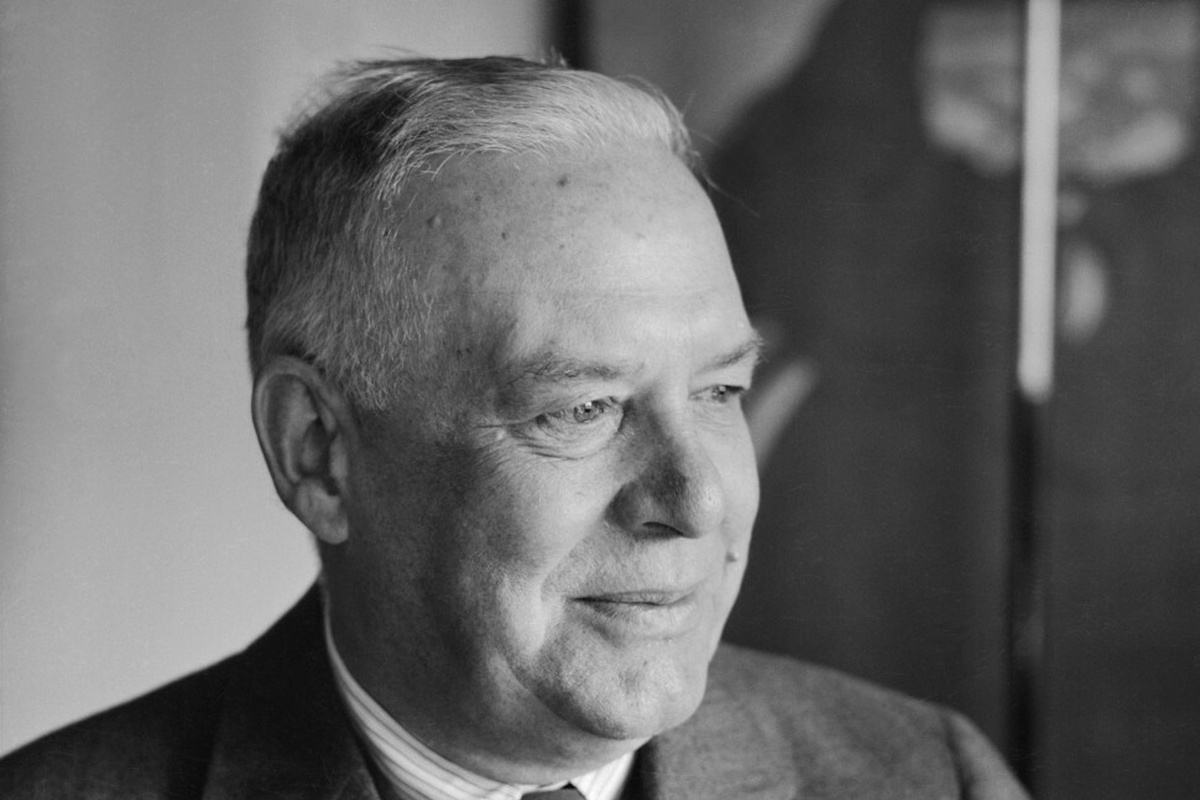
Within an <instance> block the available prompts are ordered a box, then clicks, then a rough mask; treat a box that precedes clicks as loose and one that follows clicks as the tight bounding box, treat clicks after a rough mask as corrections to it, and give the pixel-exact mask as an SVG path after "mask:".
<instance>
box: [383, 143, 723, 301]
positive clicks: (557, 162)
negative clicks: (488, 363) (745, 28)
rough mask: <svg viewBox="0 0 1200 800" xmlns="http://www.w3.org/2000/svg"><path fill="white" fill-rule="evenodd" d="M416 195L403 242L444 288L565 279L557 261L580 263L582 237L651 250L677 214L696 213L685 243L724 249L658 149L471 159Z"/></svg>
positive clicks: (692, 186) (689, 185)
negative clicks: (613, 234) (593, 229)
mask: <svg viewBox="0 0 1200 800" xmlns="http://www.w3.org/2000/svg"><path fill="white" fill-rule="evenodd" d="M415 188H416V195H415V196H414V200H413V203H412V205H411V207H410V208H409V210H408V213H406V214H405V215H403V216H404V219H403V221H402V224H403V225H404V226H405V227H406V228H407V229H408V236H407V237H406V241H407V242H408V245H409V247H410V248H411V249H413V250H415V251H417V252H416V253H414V255H417V258H415V259H414V261H416V262H417V263H419V264H420V265H421V266H423V267H424V270H423V271H424V273H425V274H426V276H427V277H428V278H429V279H430V280H431V281H432V282H433V283H434V284H437V285H441V286H454V287H455V288H466V287H478V286H481V285H483V284H485V283H493V284H494V283H496V282H497V281H500V282H503V281H504V280H512V279H513V278H516V277H518V276H519V275H521V274H522V273H528V274H531V276H532V277H533V279H535V280H555V279H556V277H557V274H558V273H559V272H561V271H562V270H561V269H557V268H556V264H555V263H554V257H555V255H559V256H561V258H562V259H564V260H566V259H569V258H572V257H577V256H578V247H579V244H580V236H579V234H580V233H581V232H586V231H583V230H582V229H583V228H586V227H589V226H611V227H614V228H616V229H619V230H621V231H622V232H623V233H624V235H625V236H627V237H628V239H629V240H630V241H631V242H651V241H653V240H655V239H661V238H662V237H664V236H666V235H668V234H667V233H666V230H665V228H664V225H663V220H664V218H665V217H670V216H671V214H672V213H673V212H678V211H679V209H680V207H686V208H687V209H689V210H691V211H692V212H693V213H692V216H693V217H694V219H693V220H691V224H689V226H688V229H689V230H688V233H689V234H690V235H693V236H694V235H701V236H705V237H706V238H708V239H710V240H711V244H712V246H713V247H718V248H720V249H721V250H722V251H723V250H724V241H723V239H722V238H721V237H720V235H719V226H718V225H717V223H716V218H715V214H713V212H712V209H711V206H710V205H709V203H708V200H707V197H706V196H705V195H704V192H703V189H702V188H701V187H700V185H699V183H698V182H697V181H696V180H695V178H694V177H692V175H691V173H690V172H689V171H688V170H687V168H686V167H685V166H684V165H683V164H682V163H681V162H679V161H678V159H676V158H675V157H674V156H671V155H669V154H666V153H662V152H659V151H656V150H649V149H637V150H614V151H601V152H600V153H598V154H593V155H592V156H591V157H590V158H583V157H579V158H576V159H570V158H566V159H554V160H550V159H548V158H546V157H542V156H539V157H532V156H530V157H513V156H494V155H479V156H472V157H469V158H466V159H458V160H455V161H452V162H450V163H448V164H447V165H446V166H445V167H444V168H443V169H442V170H441V171H440V172H439V173H438V174H437V175H436V176H426V177H423V178H421V179H420V180H419V183H418V185H417V186H416V187H415ZM714 234H715V235H714ZM531 255H532V256H535V257H530V256H531Z"/></svg>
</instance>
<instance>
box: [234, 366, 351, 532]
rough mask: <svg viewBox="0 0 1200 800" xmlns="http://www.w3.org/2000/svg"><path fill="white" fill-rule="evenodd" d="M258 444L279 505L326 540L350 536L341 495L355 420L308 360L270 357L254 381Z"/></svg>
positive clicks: (337, 391)
mask: <svg viewBox="0 0 1200 800" xmlns="http://www.w3.org/2000/svg"><path fill="white" fill-rule="evenodd" d="M252 413H253V416H254V429H255V431H256V432H257V434H258V443H259V446H260V447H261V448H262V452H263V457H264V458H265V459H266V462H267V468H268V469H269V470H270V472H271V478H272V480H273V481H274V483H275V490H276V492H278V493H279V498H280V499H281V500H282V501H283V503H284V505H286V506H287V507H288V509H289V510H290V511H291V512H292V513H293V514H295V515H296V517H298V518H299V519H300V521H301V522H303V523H304V524H305V525H306V526H307V527H308V529H309V530H311V531H312V532H313V534H314V535H315V536H316V537H317V538H318V539H319V540H321V541H322V542H325V543H326V544H340V543H341V542H343V541H345V540H346V538H347V537H348V536H349V526H348V522H347V519H348V516H347V509H346V497H347V486H348V481H347V479H348V474H349V460H350V448H351V445H352V442H353V437H354V435H355V428H354V418H353V415H352V414H351V413H350V410H349V405H348V403H347V402H346V400H345V397H344V396H343V395H342V393H341V392H340V391H339V390H338V389H337V388H336V387H334V386H333V385H332V384H331V383H330V382H329V381H328V379H327V378H326V377H325V375H324V374H323V373H322V372H321V371H320V370H319V369H317V368H316V367H314V366H313V365H312V364H309V363H308V362H306V361H302V360H300V359H298V358H291V357H278V358H274V359H272V360H271V361H270V362H269V363H268V364H266V365H265V366H264V367H263V368H262V369H261V370H260V371H259V373H258V375H257V377H256V378H255V381H254V400H253V408H252Z"/></svg>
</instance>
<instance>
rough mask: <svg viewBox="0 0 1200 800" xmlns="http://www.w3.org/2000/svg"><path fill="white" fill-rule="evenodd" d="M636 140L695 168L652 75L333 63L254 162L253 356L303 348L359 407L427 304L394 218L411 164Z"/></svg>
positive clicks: (464, 64) (386, 400)
mask: <svg viewBox="0 0 1200 800" xmlns="http://www.w3.org/2000/svg"><path fill="white" fill-rule="evenodd" d="M634 143H643V144H644V143H650V144H652V145H653V146H657V147H662V148H663V149H664V150H666V151H668V152H670V153H672V154H674V155H675V156H677V157H678V158H680V159H681V160H682V161H683V162H684V163H685V164H686V165H687V166H688V167H690V168H692V169H695V168H696V158H695V155H694V151H693V149H692V146H691V142H690V139H689V137H688V133H687V129H686V128H685V127H684V124H683V121H682V118H681V115H680V113H679V111H678V110H677V109H676V108H675V107H674V106H673V105H672V104H671V103H670V101H668V100H667V99H666V98H664V97H663V96H662V95H661V94H659V93H658V92H656V91H655V90H653V89H650V88H648V87H643V86H639V85H634V84H632V83H629V82H626V81H621V80H615V79H612V78H608V77H605V76H602V75H598V74H596V73H591V72H583V71H578V70H571V69H569V68H567V67H565V66H563V65H560V64H554V63H538V62H532V61H525V60H522V59H517V58H499V57H492V58H477V59H458V60H436V59H407V60H389V61H361V62H355V63H352V64H348V65H346V66H343V67H342V68H341V69H339V70H337V71H336V72H335V73H333V74H332V75H331V76H330V79H329V82H328V84H327V87H326V90H325V92H324V93H323V95H322V96H321V98H320V99H319V101H318V102H316V103H314V104H313V105H312V106H311V107H310V108H309V109H308V110H306V111H305V112H303V113H302V114H301V115H300V116H299V117H298V118H297V119H296V120H295V121H294V122H293V123H292V124H291V126H289V128H288V129H286V130H285V131H284V133H283V135H282V136H281V137H280V143H279V148H278V150H277V151H276V154H275V156H274V157H273V158H272V160H271V162H270V164H269V165H268V167H267V170H266V173H265V174H264V176H263V182H262V188H261V190H260V192H259V198H258V207H257V209H256V211H255V213H254V218H253V220H252V222H251V225H250V236H249V246H248V252H247V259H246V284H247V295H248V304H249V311H248V314H247V319H246V329H247V335H248V339H249V350H250V366H251V370H252V371H253V372H254V374H255V375H257V374H258V371H259V370H260V369H261V368H262V367H263V365H264V364H265V363H266V362H267V361H268V360H269V359H270V358H272V357H274V356H278V355H291V356H297V357H300V358H305V359H308V360H310V361H311V362H313V363H314V364H316V365H317V366H318V367H320V368H321V369H322V370H323V371H324V372H325V374H326V375H327V376H328V377H329V378H331V379H332V380H333V381H334V382H335V383H336V384H337V385H338V386H339V387H340V388H341V389H342V391H344V392H345V393H346V396H347V398H348V399H349V400H350V402H351V403H352V404H353V405H354V406H355V407H357V408H359V409H360V410H382V409H384V408H386V407H387V406H388V405H389V404H390V403H391V401H392V400H393V398H394V393H395V391H396V390H397V389H398V388H399V386H400V385H402V384H401V383H400V380H399V379H400V378H402V376H403V375H404V373H405V371H406V369H407V368H408V367H410V366H411V363H412V358H413V352H414V351H415V350H416V349H417V348H418V347H419V346H420V345H421V344H422V338H423V334H424V331H425V330H426V329H427V327H428V324H429V320H430V318H431V310H430V309H429V308H428V306H427V305H425V304H424V302H423V301H422V299H421V298H422V293H421V292H420V291H419V290H418V289H419V283H418V281H419V275H420V266H421V265H417V264H409V263H406V260H407V259H406V258H405V256H404V255H403V251H404V247H403V242H402V241H400V238H399V234H398V231H397V227H398V226H397V225H396V220H397V217H398V209H402V208H403V207H404V204H405V202H406V198H405V190H406V186H407V184H408V182H409V181H410V179H411V178H412V177H413V176H414V175H418V174H436V171H437V169H438V168H439V167H440V166H441V165H442V164H444V163H445V161H446V160H447V159H450V158H453V157H455V156H469V155H473V154H480V153H495V154H509V155H518V154H529V153H532V154H541V155H546V156H550V155H554V154H565V153H574V152H588V151H591V150H597V149H600V148H603V147H606V146H610V145H614V144H617V145H620V144H634Z"/></svg>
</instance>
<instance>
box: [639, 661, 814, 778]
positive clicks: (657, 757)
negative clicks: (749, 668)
mask: <svg viewBox="0 0 1200 800" xmlns="http://www.w3.org/2000/svg"><path fill="white" fill-rule="evenodd" d="M720 662H721V658H720V656H719V655H718V657H717V659H715V660H714V663H713V669H712V671H711V674H710V677H709V685H708V691H707V692H706V693H705V697H704V701H703V702H702V703H701V704H700V708H699V709H698V710H697V711H696V714H695V715H694V716H692V718H691V719H689V720H688V721H687V722H685V723H684V724H683V725H680V726H679V727H678V728H675V729H673V730H670V731H667V732H666V733H664V734H662V735H661V736H658V737H655V738H654V739H652V740H651V741H650V743H649V744H647V745H646V747H645V748H644V749H643V751H642V753H641V754H640V756H639V759H640V769H641V770H642V782H643V791H644V792H645V800H669V799H670V798H683V797H686V798H688V799H689V800H728V799H729V798H731V797H736V798H739V800H789V799H790V798H794V797H795V796H796V791H797V781H798V778H797V775H796V770H795V767H794V766H793V762H792V757H791V751H790V748H789V746H788V742H787V740H786V739H785V738H784V737H783V736H782V735H781V734H780V733H779V732H778V731H777V730H776V729H775V726H774V724H773V723H772V722H771V720H770V718H769V717H766V716H761V715H759V714H756V713H755V711H754V709H753V708H752V707H751V706H749V705H747V704H745V703H739V702H738V701H737V699H736V698H735V697H734V695H733V694H732V693H731V691H730V682H729V681H728V680H727V676H726V675H725V674H724V670H723V665H722V664H721V663H720Z"/></svg>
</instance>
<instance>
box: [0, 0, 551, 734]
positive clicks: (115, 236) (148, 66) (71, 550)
mask: <svg viewBox="0 0 1200 800" xmlns="http://www.w3.org/2000/svg"><path fill="white" fill-rule="evenodd" d="M542 20H543V9H542V5H541V2H540V1H539V0H474V1H473V2H472V1H470V0H452V1H448V0H425V1H423V2H422V1H418V0H390V1H385V0H378V2H351V1H350V0H341V1H340V2H322V0H256V2H253V3H248V2H244V1H240V0H215V1H214V0H205V2H203V3H200V2H186V1H185V0H175V1H173V2H163V1H162V0H128V1H127V2H117V0H103V1H100V0H88V1H87V2H82V0H7V1H5V0H0V752H4V751H7V750H9V749H11V748H13V747H15V746H16V745H18V744H21V743H22V742H25V741H27V740H29V739H30V738H32V737H34V736H36V735H37V734H40V733H42V732H44V731H46V730H48V729H50V728H52V727H55V726H58V725H60V724H62V723H65V722H68V721H70V720H72V719H75V718H77V717H79V716H81V715H83V714H85V713H88V712H91V711H94V710H97V709H99V708H102V707H104V706H107V705H110V704H112V703H114V702H117V701H119V700H122V699H125V698H127V697H130V696H132V695H134V694H137V693H139V692H141V691H143V690H145V689H147V688H149V687H151V686H154V685H156V684H159V683H161V682H163V681H166V680H168V679H169V678H171V677H174V676H176V675H179V674H181V673H182V672H185V671H187V670H189V669H192V668H194V667H196V666H199V665H202V664H205V663H208V662H210V661H212V660H214V659H216V658H217V657H219V656H222V655H224V654H226V653H229V652H231V651H233V650H235V649H237V648H239V647H241V646H243V645H244V644H246V643H247V642H248V641H249V640H250V639H251V638H252V637H253V636H254V635H255V634H256V633H257V632H259V631H260V630H261V629H262V628H263V627H264V626H265V625H267V624H268V623H269V621H270V620H271V619H273V618H274V617H275V616H277V615H278V614H279V613H280V612H281V611H282V610H283V609H284V608H286V607H287V606H288V604H290V603H291V602H292V601H293V600H294V599H295V598H296V597H297V596H298V595H299V594H300V593H301V592H303V590H304V589H305V587H306V586H307V585H308V584H309V583H310V582H311V580H312V578H313V575H314V573H315V569H316V561H315V558H314V556H313V552H312V548H311V546H310V544H309V542H308V540H307V535H306V533H305V531H304V530H303V529H302V528H301V527H300V525H299V523H297V522H296V521H295V520H293V519H292V518H291V517H290V515H288V514H287V512H286V511H285V510H284V509H283V508H282V506H281V505H280V503H279V502H278V500H277V499H276V498H275V495H274V492H273V490H272V488H271V485H270V481H269V479H268V477H267V473H266V470H265V468H264V467H263V466H262V463H261V459H260V457H259V454H258V450H257V445H256V444H255V441H254V434H253V430H252V428H251V425H250V421H249V414H248V408H249V399H248V398H249V380H248V377H247V373H246V368H245V365H244V361H245V359H244V355H243V345H242V335H241V323H242V316H243V314H244V309H245V302H244V299H243V296H242V281H241V267H242V265H241V260H242V254H243V240H244V238H245V232H246V227H247V222H248V220H249V215H250V212H251V210H252V207H253V199H254V194H255V191H256V185H257V181H258V177H259V175H260V174H261V172H262V169H263V167H264V166H265V164H266V160H267V158H268V157H269V154H270V152H271V149H272V147H273V132H274V131H275V130H276V129H277V127H278V126H279V124H280V123H281V122H282V121H283V119H284V118H285V117H286V116H287V113H288V111H289V109H291V108H293V107H294V106H295V103H296V101H297V98H298V97H299V96H300V95H301V93H302V92H303V90H304V88H305V87H306V86H308V85H309V83H310V81H311V79H312V78H313V77H314V76H316V75H317V74H319V73H320V72H321V71H323V70H324V69H325V68H327V67H328V66H329V65H330V64H332V63H333V62H334V61H335V60H338V59H344V58H348V57H358V56H367V55H379V54H382V53H383V52H385V51H384V49H383V47H384V46H387V45H393V46H399V47H404V48H409V49H411V50H414V51H417V52H420V53H425V54H430V55H439V56H456V55H472V54H483V53H489V52H500V53H517V54H530V53H536V52H539V51H540V50H541V46H542V41H543V39H544V32H543V22H542Z"/></svg>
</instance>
